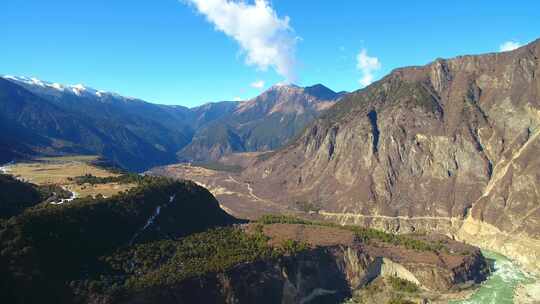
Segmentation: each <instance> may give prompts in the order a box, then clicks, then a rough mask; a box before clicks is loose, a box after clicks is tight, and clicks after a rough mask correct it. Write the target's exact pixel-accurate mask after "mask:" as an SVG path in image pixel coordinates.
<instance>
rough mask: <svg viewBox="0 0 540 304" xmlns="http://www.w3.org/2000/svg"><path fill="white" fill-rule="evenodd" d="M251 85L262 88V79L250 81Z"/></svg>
mask: <svg viewBox="0 0 540 304" xmlns="http://www.w3.org/2000/svg"><path fill="white" fill-rule="evenodd" d="M251 87H252V88H255V89H262V88H264V80H257V81H255V82H252V83H251Z"/></svg>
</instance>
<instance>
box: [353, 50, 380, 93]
mask: <svg viewBox="0 0 540 304" xmlns="http://www.w3.org/2000/svg"><path fill="white" fill-rule="evenodd" d="M356 61H357V64H356V68H357V69H358V70H359V71H360V73H362V78H360V80H359V82H360V85H361V86H364V87H365V86H368V85H369V84H371V83H372V82H373V79H374V77H375V72H377V71H378V70H380V69H381V62H380V61H379V58H377V57H370V56H369V55H368V53H367V50H366V49H362V50H361V51H360V53H358V55H357V56H356Z"/></svg>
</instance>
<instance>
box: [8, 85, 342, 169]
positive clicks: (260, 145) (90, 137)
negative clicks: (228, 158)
mask: <svg viewBox="0 0 540 304" xmlns="http://www.w3.org/2000/svg"><path fill="white" fill-rule="evenodd" d="M338 96H339V94H336V93H334V92H332V91H331V90H329V89H328V88H326V87H324V86H322V85H317V86H313V87H309V88H299V87H296V86H280V87H275V88H272V89H270V90H269V91H267V92H265V93H263V94H262V95H261V96H259V97H257V98H255V99H253V100H250V101H246V102H232V101H224V102H216V103H208V104H205V105H202V106H199V107H195V108H191V109H189V108H186V107H182V106H166V105H157V104H152V103H148V102H145V101H143V100H140V99H136V98H130V97H124V96H121V95H118V94H115V93H110V92H105V91H99V90H95V89H92V88H88V87H85V86H83V85H73V86H66V85H61V84H58V83H50V82H45V81H41V80H39V79H36V78H26V77H14V76H4V77H2V78H0V98H1V99H0V117H1V118H2V119H1V120H0V126H1V127H2V129H3V130H7V131H8V132H3V133H2V134H0V143H2V145H1V146H0V162H1V163H3V162H8V161H11V160H13V159H17V158H23V157H25V156H28V155H34V154H52V155H54V154H99V155H102V156H104V157H106V158H108V159H109V160H111V161H112V162H115V163H117V164H118V165H120V166H122V167H124V168H126V169H129V170H134V171H143V170H145V169H148V168H150V167H153V166H157V165H163V164H168V163H174V162H177V161H178V160H182V161H201V160H215V159H217V158H219V157H220V156H222V155H224V154H228V153H230V152H234V151H260V150H268V149H273V148H276V147H280V146H281V145H283V144H284V143H285V142H286V141H287V140H289V139H290V138H291V137H293V136H295V135H297V134H298V133H299V132H300V131H301V130H302V128H303V127H304V126H305V125H306V124H307V123H309V122H311V121H313V119H314V118H315V117H317V116H318V115H319V113H321V111H322V110H324V109H325V108H327V107H328V106H329V105H331V104H332V103H333V102H334V101H335V99H336V98H337V97H338ZM276 126H279V127H276Z"/></svg>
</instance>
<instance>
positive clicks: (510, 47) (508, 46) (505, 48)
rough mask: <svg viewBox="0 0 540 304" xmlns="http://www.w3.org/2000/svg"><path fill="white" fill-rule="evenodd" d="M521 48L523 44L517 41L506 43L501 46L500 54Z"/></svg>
mask: <svg viewBox="0 0 540 304" xmlns="http://www.w3.org/2000/svg"><path fill="white" fill-rule="evenodd" d="M520 46H521V43H519V42H516V41H506V42H505V43H503V44H501V45H500V46H499V51H500V52H508V51H512V50H515V49H517V48H518V47H520Z"/></svg>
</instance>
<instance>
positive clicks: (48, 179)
mask: <svg viewBox="0 0 540 304" xmlns="http://www.w3.org/2000/svg"><path fill="white" fill-rule="evenodd" d="M97 159H98V158H97V157H96V156H85V155H83V156H62V157H47V158H38V159H35V160H32V161H27V162H21V163H16V164H14V165H11V166H9V174H12V175H13V176H15V177H17V178H19V179H21V180H24V181H28V182H31V183H34V184H36V185H40V186H43V185H60V186H63V187H64V188H65V189H66V190H69V191H72V192H76V193H77V195H78V196H79V197H86V196H93V197H95V196H97V195H100V194H101V195H103V196H105V197H110V196H113V195H115V194H117V193H119V192H122V191H126V190H128V189H131V188H133V187H135V186H136V184H134V183H115V182H113V183H107V184H95V185H90V184H81V185H79V184H77V183H75V182H74V181H73V179H74V178H75V177H78V176H83V175H93V176H96V177H114V176H118V174H116V173H113V172H111V171H108V170H106V169H104V168H100V167H97V166H95V165H94V164H93V162H94V161H96V160H97Z"/></svg>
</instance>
